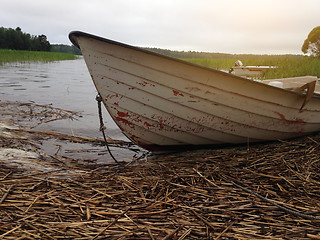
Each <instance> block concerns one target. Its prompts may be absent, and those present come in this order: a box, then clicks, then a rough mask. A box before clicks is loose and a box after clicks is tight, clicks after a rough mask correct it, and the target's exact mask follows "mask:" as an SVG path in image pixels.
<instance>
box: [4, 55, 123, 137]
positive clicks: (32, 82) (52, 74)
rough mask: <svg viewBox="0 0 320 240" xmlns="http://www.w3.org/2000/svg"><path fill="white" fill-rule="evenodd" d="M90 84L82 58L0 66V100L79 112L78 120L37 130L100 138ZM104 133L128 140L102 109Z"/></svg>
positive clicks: (53, 124) (50, 124) (92, 86)
mask: <svg viewBox="0 0 320 240" xmlns="http://www.w3.org/2000/svg"><path fill="white" fill-rule="evenodd" d="M96 95H97V91H96V89H95V87H94V85H93V82H92V80H91V77H90V75H89V72H88V70H87V67H86V65H85V62H84V60H83V58H80V59H77V60H68V61H57V62H50V63H8V64H5V65H2V66H0V99H2V100H10V101H20V102H34V103H36V104H51V105H52V106H53V107H58V108H63V109H67V110H72V111H76V112H81V114H82V116H83V117H82V118H79V120H78V121H71V120H63V121H54V122H51V123H49V124H44V125H40V126H39V127H37V130H55V131H59V132H63V133H66V134H72V135H76V136H79V135H80V136H88V137H99V138H100V137H101V132H99V130H98V129H99V119H98V114H97V103H96V101H95V97H96ZM103 118H104V121H105V124H106V126H107V135H108V136H109V137H111V138H114V139H122V140H127V139H126V138H125V136H124V135H123V134H122V133H121V131H120V130H119V128H118V127H117V126H116V124H115V123H114V122H113V120H112V119H111V117H110V116H109V114H108V113H107V112H106V111H105V109H104V113H103Z"/></svg>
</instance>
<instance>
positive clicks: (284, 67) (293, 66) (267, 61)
mask: <svg viewBox="0 0 320 240" xmlns="http://www.w3.org/2000/svg"><path fill="white" fill-rule="evenodd" d="M182 60H185V61H189V62H192V63H195V64H199V65H202V66H206V67H210V68H214V69H218V70H229V69H230V68H231V67H232V66H234V63H235V61H236V60H238V59H199V58H192V59H191V58H185V59H182ZM240 60H241V61H242V63H243V65H245V66H259V65H261V66H277V67H278V68H276V69H272V70H270V71H268V72H267V73H266V75H265V76H264V78H266V79H274V78H286V77H299V76H317V77H318V78H320V58H315V57H307V56H294V57H293V56H291V57H288V56H276V55H275V56H272V55H268V56H265V57H259V58H247V59H240Z"/></svg>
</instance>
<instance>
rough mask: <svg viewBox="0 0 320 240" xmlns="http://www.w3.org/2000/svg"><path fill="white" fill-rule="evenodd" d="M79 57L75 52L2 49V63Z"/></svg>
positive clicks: (0, 58)
mask: <svg viewBox="0 0 320 240" xmlns="http://www.w3.org/2000/svg"><path fill="white" fill-rule="evenodd" d="M77 58H79V57H78V56H77V55H75V54H73V53H61V52H44V51H25V50H10V49H0V65H1V64H4V63H9V62H53V61H60V60H74V59H77Z"/></svg>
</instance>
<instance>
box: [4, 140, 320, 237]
mask: <svg viewBox="0 0 320 240" xmlns="http://www.w3.org/2000/svg"><path fill="white" fill-rule="evenodd" d="M319 142H320V137H319V136H312V137H305V138H301V139H297V140H292V141H288V142H280V143H271V144H266V145H255V146H252V147H250V149H245V148H233V149H224V150H201V151H193V152H187V153H180V154H170V155H163V156H157V157H152V158H149V159H148V160H139V161H134V162H132V163H129V164H128V163H123V164H121V165H101V166H95V167H94V168H92V166H90V167H89V166H87V167H86V166H84V165H81V166H77V165H76V164H75V165H74V166H73V167H74V169H81V170H82V171H81V172H74V173H70V175H69V176H68V178H63V179H61V178H59V177H56V176H55V173H51V174H43V173H39V174H33V175H28V174H25V173H21V172H15V171H14V169H4V168H2V169H1V170H0V187H1V192H0V197H2V198H1V201H0V219H1V220H0V238H4V239H64V238H66V239H319V237H320V235H319V233H320V221H319V220H318V219H317V217H316V218H315V219H304V218H302V217H299V216H295V215H292V214H290V213H288V212H286V211H283V210H281V209H279V208H277V207H276V206H274V205H271V204H270V203H268V202H265V201H263V200H262V199H260V198H258V197H256V195H254V193H259V194H260V195H262V196H264V197H266V198H267V199H270V200H272V201H273V202H275V203H277V204H280V205H281V206H284V207H287V208H289V209H295V210H296V211H298V212H299V213H303V214H308V215H311V216H318V217H319V216H320V211H319V210H320V200H319V199H320V176H319V174H320V173H319V169H320V158H319V155H318V150H319ZM61 164H62V163H61ZM61 168H62V169H63V166H61ZM69 169H70V168H69ZM233 182H234V183H236V184H240V185H241V186H243V187H245V188H246V189H250V190H251V191H252V193H248V192H246V191H244V190H243V189H241V188H239V187H237V186H236V185H235V184H233Z"/></svg>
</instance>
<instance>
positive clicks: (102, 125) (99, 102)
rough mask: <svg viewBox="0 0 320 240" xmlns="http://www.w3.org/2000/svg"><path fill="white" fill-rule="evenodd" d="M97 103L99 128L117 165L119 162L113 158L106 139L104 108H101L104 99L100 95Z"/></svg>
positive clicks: (97, 97)
mask: <svg viewBox="0 0 320 240" xmlns="http://www.w3.org/2000/svg"><path fill="white" fill-rule="evenodd" d="M96 101H97V102H98V113H99V121H100V127H99V130H100V131H101V132H102V135H103V139H104V142H105V145H106V147H107V150H108V152H109V154H110V156H111V157H112V159H113V160H114V161H115V162H116V163H119V162H118V160H117V159H116V158H115V157H114V156H113V154H112V152H111V150H110V147H109V143H108V140H107V138H106V134H105V131H104V130H105V128H106V127H105V126H104V123H103V117H102V108H101V102H102V97H101V95H100V94H99V93H98V95H97V96H96Z"/></svg>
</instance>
